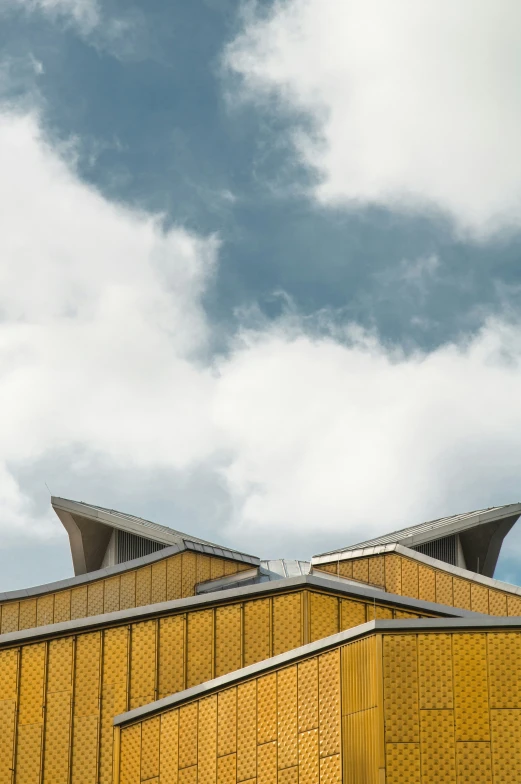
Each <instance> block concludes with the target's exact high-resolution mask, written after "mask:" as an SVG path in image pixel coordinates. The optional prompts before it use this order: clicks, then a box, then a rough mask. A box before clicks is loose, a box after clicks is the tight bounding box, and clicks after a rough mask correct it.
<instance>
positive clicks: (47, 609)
mask: <svg viewBox="0 0 521 784" xmlns="http://www.w3.org/2000/svg"><path fill="white" fill-rule="evenodd" d="M53 618H54V594H52V593H51V594H47V595H46V596H40V597H39V598H38V600H37V602H36V625H37V626H47V625H48V624H50V623H52V622H53Z"/></svg>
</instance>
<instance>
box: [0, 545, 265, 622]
mask: <svg viewBox="0 0 521 784" xmlns="http://www.w3.org/2000/svg"><path fill="white" fill-rule="evenodd" d="M251 568H252V567H251V566H250V565H249V564H245V563H242V562H239V561H229V560H225V559H224V558H216V557H214V556H210V555H201V554H200V553H192V552H185V553H178V554H176V555H172V556H169V557H167V558H164V559H163V560H160V561H156V562H155V563H153V564H150V565H148V566H140V567H138V568H137V569H129V570H128V571H125V572H122V573H121V574H117V575H114V576H113V577H106V578H104V579H100V580H93V581H91V582H88V583H85V585H78V586H75V587H74V588H69V589H66V590H62V591H55V592H50V593H47V594H43V595H41V596H38V597H34V598H29V599H23V600H21V601H10V602H4V603H3V604H1V605H0V611H1V616H0V631H1V633H2V634H6V633H8V632H16V631H19V630H20V629H32V628H34V627H36V626H46V625H47V624H49V623H60V622H61V621H70V620H74V619H76V618H87V617H89V616H92V615H100V614H101V613H104V612H113V611H114V610H127V609H130V608H131V607H141V606H144V605H147V604H154V603H155V602H166V601H169V600H170V599H182V598H184V597H187V596H194V595H195V586H196V585H197V583H201V582H204V581H205V580H213V579H216V578H217V577H223V576H224V575H228V574H235V573H236V572H240V571H244V570H245V569H251Z"/></svg>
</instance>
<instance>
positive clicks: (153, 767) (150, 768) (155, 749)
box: [141, 716, 161, 781]
mask: <svg viewBox="0 0 521 784" xmlns="http://www.w3.org/2000/svg"><path fill="white" fill-rule="evenodd" d="M160 727H161V721H160V718H159V716H154V717H153V718H151V719H147V720H146V721H144V722H143V724H142V727H141V781H147V779H153V778H156V776H159V731H160Z"/></svg>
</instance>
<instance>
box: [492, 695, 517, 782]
mask: <svg viewBox="0 0 521 784" xmlns="http://www.w3.org/2000/svg"><path fill="white" fill-rule="evenodd" d="M490 726H491V739H492V770H493V774H494V784H513V782H517V781H521V710H519V709H517V710H492V711H490Z"/></svg>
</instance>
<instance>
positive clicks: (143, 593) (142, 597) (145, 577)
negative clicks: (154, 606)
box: [136, 566, 152, 607]
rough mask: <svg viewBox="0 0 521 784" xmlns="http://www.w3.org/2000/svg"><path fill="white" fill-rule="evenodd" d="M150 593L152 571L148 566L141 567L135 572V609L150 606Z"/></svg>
mask: <svg viewBox="0 0 521 784" xmlns="http://www.w3.org/2000/svg"><path fill="white" fill-rule="evenodd" d="M151 592H152V569H151V567H150V566H142V567H141V569H137V570H136V607H143V606H144V605H146V604H150V596H151Z"/></svg>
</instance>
